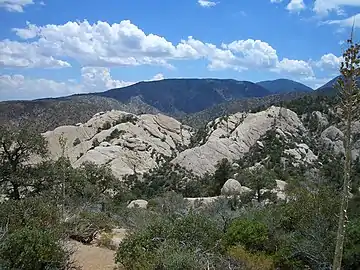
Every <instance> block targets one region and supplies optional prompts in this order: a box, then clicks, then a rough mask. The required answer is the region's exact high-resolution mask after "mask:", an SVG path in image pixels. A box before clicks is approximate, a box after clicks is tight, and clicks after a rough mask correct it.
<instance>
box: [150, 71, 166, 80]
mask: <svg viewBox="0 0 360 270" xmlns="http://www.w3.org/2000/svg"><path fill="white" fill-rule="evenodd" d="M163 79H165V78H164V74H162V73H158V74H156V75H155V76H154V77H153V78H152V79H151V80H152V81H161V80H163Z"/></svg>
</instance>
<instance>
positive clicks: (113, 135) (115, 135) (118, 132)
mask: <svg viewBox="0 0 360 270" xmlns="http://www.w3.org/2000/svg"><path fill="white" fill-rule="evenodd" d="M124 133H125V131H124V130H118V129H117V128H115V129H114V130H113V131H111V133H110V135H109V136H107V137H106V139H105V141H107V142H109V141H111V140H112V139H116V138H118V137H119V136H120V135H121V134H124Z"/></svg>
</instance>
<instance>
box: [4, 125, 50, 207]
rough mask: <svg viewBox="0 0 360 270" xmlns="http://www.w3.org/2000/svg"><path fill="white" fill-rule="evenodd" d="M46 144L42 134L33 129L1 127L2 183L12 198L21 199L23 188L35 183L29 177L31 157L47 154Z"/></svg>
mask: <svg viewBox="0 0 360 270" xmlns="http://www.w3.org/2000/svg"><path fill="white" fill-rule="evenodd" d="M46 146H47V145H46V141H45V139H44V138H43V137H42V136H41V134H38V133H35V132H33V131H32V130H31V129H27V128H23V129H21V130H17V131H15V130H10V129H9V128H5V127H0V175H1V176H0V177H1V178H0V185H2V186H3V187H4V188H5V193H7V194H8V195H9V196H10V197H11V198H12V199H15V200H19V199H20V198H21V191H22V189H26V188H28V187H31V186H32V185H33V182H32V179H31V178H30V179H29V177H28V171H29V169H30V168H31V165H30V164H29V163H30V159H31V158H33V157H36V156H40V157H44V156H46V154H47V147H46ZM9 187H10V188H9Z"/></svg>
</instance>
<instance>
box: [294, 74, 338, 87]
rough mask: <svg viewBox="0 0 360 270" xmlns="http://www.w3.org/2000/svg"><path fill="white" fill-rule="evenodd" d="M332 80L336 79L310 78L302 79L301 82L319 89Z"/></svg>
mask: <svg viewBox="0 0 360 270" xmlns="http://www.w3.org/2000/svg"><path fill="white" fill-rule="evenodd" d="M332 79H334V77H330V78H317V77H315V76H310V77H305V78H301V79H300V80H299V82H301V83H303V84H305V85H308V86H309V87H311V88H312V89H318V88H319V87H321V86H323V85H324V84H325V83H327V82H329V81H330V80H332Z"/></svg>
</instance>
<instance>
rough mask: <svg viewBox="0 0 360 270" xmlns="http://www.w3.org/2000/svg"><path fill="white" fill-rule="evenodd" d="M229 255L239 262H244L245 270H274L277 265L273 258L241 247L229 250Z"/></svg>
mask: <svg viewBox="0 0 360 270" xmlns="http://www.w3.org/2000/svg"><path fill="white" fill-rule="evenodd" d="M228 252H229V255H230V256H231V257H232V258H234V259H235V260H237V261H240V262H242V264H243V267H242V268H241V269H244V270H273V269H275V263H274V261H273V259H272V258H271V256H269V255H266V254H263V253H260V252H253V253H252V252H249V251H247V250H246V249H244V248H243V247H241V246H234V247H231V248H230V249H229V251H228Z"/></svg>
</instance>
